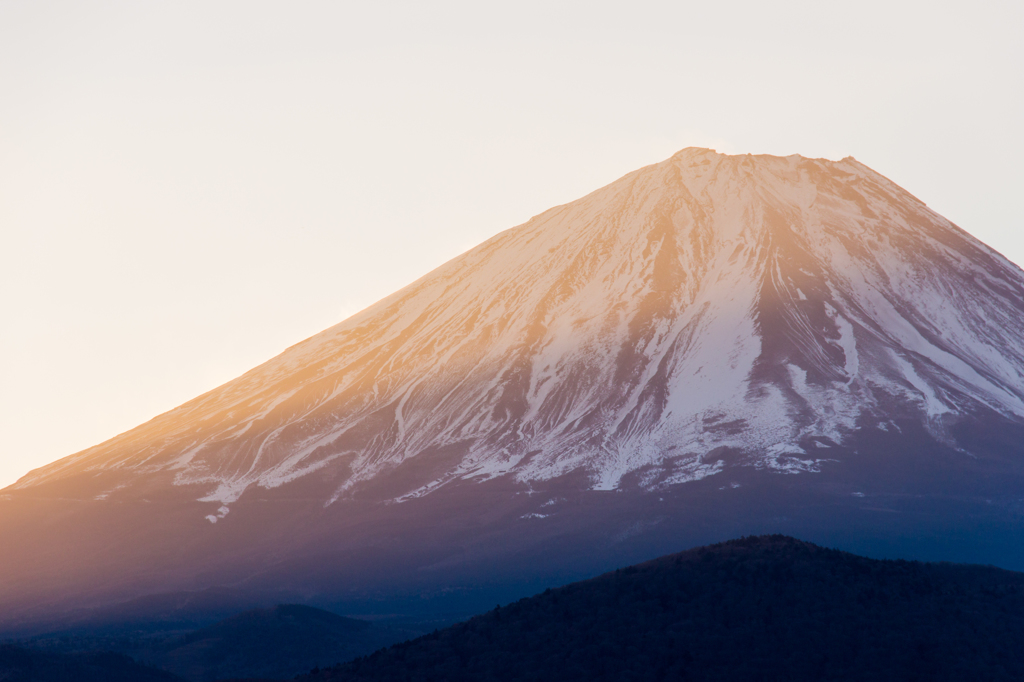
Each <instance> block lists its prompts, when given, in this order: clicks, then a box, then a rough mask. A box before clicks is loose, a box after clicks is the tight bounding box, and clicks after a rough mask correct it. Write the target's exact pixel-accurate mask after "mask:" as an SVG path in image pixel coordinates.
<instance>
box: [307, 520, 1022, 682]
mask: <svg viewBox="0 0 1024 682" xmlns="http://www.w3.org/2000/svg"><path fill="white" fill-rule="evenodd" d="M300 679H302V680H305V681H306V682H314V681H316V682H327V681H332V682H335V681H337V682H340V681H345V682H370V681H377V680H380V681H383V680H408V681H410V682H414V681H418V680H423V681H427V680H441V679H443V680H448V681H450V682H455V681H458V680H466V681H467V682H469V681H473V682H479V681H486V680H509V681H511V680H560V681H561V680H587V681H588V682H592V681H595V680H616V681H619V680H694V681H697V680H718V681H732V680H736V681H737V682H738V681H741V680H742V681H744V682H747V681H751V680H755V681H756V680H762V681H765V682H768V681H774V680H779V681H780V682H781V681H785V682H802V681H804V680H806V681H808V682H810V681H812V680H813V681H814V682H819V681H822V680H843V681H847V680H894V681H895V680H900V681H905V680H922V681H923V680H950V681H953V680H966V679H971V680H1007V681H1009V680H1019V679H1024V574H1019V573H1012V572H1009V571H1003V570H1000V569H995V568H990V567H982V566H963V565H952V564H924V563H918V562H906V561H878V560H871V559H865V558H862V557H858V556H855V555H852V554H847V553H844V552H839V551H836V550H828V549H823V548H821V547H817V546H815V545H812V544H808V543H805V542H800V541H797V540H793V539H791V538H787V537H783V536H768V537H757V538H745V539H743V540H735V541H731V542H727V543H724V544H721V545H715V546H711V547H705V548H700V549H696V550H691V551H688V552H684V553H682V554H676V555H672V556H667V557H663V558H661V559H657V560H655V561H651V562H648V563H645V564H641V565H638V566H633V567H630V568H626V569H622V570H617V571H615V572H614V573H609V574H606V575H603V576H600V577H598V578H595V579H592V580H588V581H585V582H580V583H574V584H572V585H568V586H566V587H563V588H559V589H554V590H547V591H545V592H544V593H543V594H540V595H537V596H535V597H531V598H529V599H523V600H520V601H518V602H516V603H514V604H510V605H508V606H506V607H501V608H497V609H495V610H493V611H491V612H489V613H487V614H485V615H482V616H478V617H476V618H473V619H471V620H470V621H468V622H466V623H461V624H459V625H456V626H453V627H451V628H448V629H446V630H443V631H440V632H436V633H434V634H431V635H427V636H425V637H421V638H420V639H417V640H414V641H412V642H406V643H403V644H398V645H396V646H393V647H391V648H390V649H388V650H386V651H383V652H378V653H376V654H374V655H372V656H369V657H367V658H362V659H358V660H356V661H353V662H351V663H348V664H345V665H342V666H338V667H335V668H332V669H329V670H320V671H315V672H314V673H311V674H309V675H306V676H304V677H302V678H300Z"/></svg>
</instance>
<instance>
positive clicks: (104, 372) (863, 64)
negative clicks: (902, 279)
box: [0, 0, 1024, 486]
mask: <svg viewBox="0 0 1024 682" xmlns="http://www.w3.org/2000/svg"><path fill="white" fill-rule="evenodd" d="M1022 6H1024V3H1013V2H1009V1H1005V0H1004V1H1001V2H993V3H984V2H980V3H979V2H975V3H965V2H957V3H943V2H893V1H891V0H890V1H887V2H858V3H826V2H820V1H818V2H789V3H785V2H781V3H780V2H774V3H766V2H738V3H737V2H734V3H729V2H709V1H704V2H700V3H686V2H636V1H634V2H628V3H626V2H622V3H602V2H594V1H593V0H591V1H588V2H561V3H560V2H553V1H552V0H546V1H545V2H524V1H523V0H518V1H517V2H506V3H481V2H465V3H460V2H408V3H402V2H374V3H369V2H365V3H353V2H341V1H336V2H297V1H292V2H274V3H271V2H258V1H254V0H245V1H238V2H216V1H215V0H203V1H202V2H184V1H182V0H175V1H174V2H88V1H84V0H74V1H72V2H45V1H42V0H30V1H25V2H19V1H14V0H5V1H3V2H0V237H2V239H0V303H2V310H0V426H2V431H3V436H2V441H0V442H2V443H3V445H2V446H0V448H2V449H0V486H2V485H6V484H8V483H11V482H13V481H14V480H15V479H16V478H18V477H19V476H21V475H22V474H24V473H25V472H27V471H28V470H29V469H31V468H34V467H37V466H39V465H41V464H44V463H46V462H49V461H52V460H54V459H57V458H59V457H62V456H64V455H67V454H71V453H72V452H75V451H77V450H80V449H83V448H85V447H88V446H90V445H94V444H96V443H98V442H100V441H103V440H105V439H107V438H109V437H111V436H114V435H115V434H117V433H119V432H122V431H125V430H127V429H129V428H131V427H132V426H135V425H137V424H138V423H140V422H143V421H145V420H147V419H149V418H151V417H153V416H155V415H157V414H158V413H160V412H163V411H165V410H167V409H170V408H173V407H175V406H176V405H178V404H180V403H182V402H184V401H186V400H188V399H190V398H192V397H194V396H196V395H198V394H200V393H202V392H204V391H207V390H209V389H211V388H213V387H215V386H217V385H219V384H221V383H223V382H224V381H227V380H229V379H231V378H233V377H235V376H237V375H238V374H241V373H242V372H244V371H245V370H247V369H249V368H251V367H253V366H255V365H257V364H259V363H260V362H262V361H264V360H267V359H269V358H270V357H272V356H273V355H276V354H277V353H279V352H280V351H281V350H283V349H284V348H285V347H286V346H288V345H291V344H292V343H295V342H297V341H300V340H302V339H303V338H305V337H307V336H310V335H312V334H314V333H315V332H317V331H320V330H321V329H323V328H326V327H328V326H330V325H332V324H334V323H336V322H339V321H341V320H342V319H343V318H345V317H346V316H348V315H350V314H351V313H353V312H355V311H357V310H359V309H361V308H363V307H365V306H367V305H369V304H371V303H373V302H374V301H376V300H377V299H379V298H381V297H383V296H384V295H386V294H388V293H390V292H391V291H393V290H395V289H397V288H399V287H401V286H403V285H405V284H407V283H409V282H411V281H412V280H414V279H416V278H417V277H419V276H420V275H422V274H424V273H426V272H428V271H429V270H431V269H433V268H434V267H436V266H437V265H440V264H441V263H442V262H444V261H445V260H447V259H449V258H452V257H453V256H455V255H457V254H459V253H460V252H462V251H464V250H466V249H467V248H468V247H470V246H472V245H474V244H476V243H478V242H480V241H482V240H484V239H486V238H487V237H489V236H491V235H493V234H494V233H496V232H498V231H500V230H502V229H505V228H507V227H511V226H513V225H516V224H519V223H522V222H524V221H525V220H527V219H528V218H530V217H531V216H533V215H535V214H537V213H540V212H541V211H543V210H545V209H547V208H549V207H550V206H552V205H555V204H560V203H565V202H567V201H571V200H573V199H575V198H577V197H579V196H581V195H583V194H586V193H587V192H589V191H591V190H593V189H596V188H597V187H599V186H601V185H604V184H607V183H608V182H610V181H612V180H614V179H616V178H617V177H619V176H621V175H624V174H625V173H627V172H629V171H631V170H633V169H635V168H638V167H640V166H643V165H646V164H649V163H654V162H657V161H660V160H662V159H664V158H666V157H668V156H670V155H672V154H673V153H674V152H676V151H677V150H679V149H681V148H683V147H688V146H706V147H712V148H715V149H717V150H718V151H721V152H726V153H747V152H751V153H771V154H783V155H785V154H791V153H800V154H803V155H805V156H823V157H828V158H833V159H838V158H841V157H844V156H848V155H852V156H855V157H856V158H857V159H858V160H860V161H862V162H864V163H866V164H867V165H869V166H871V167H872V168H874V169H875V170H877V171H879V172H880V173H882V174H884V175H886V176H888V177H890V178H891V179H893V180H894V181H895V182H897V183H899V184H900V185H902V186H903V187H905V188H907V189H908V190H909V191H911V192H912V193H913V194H915V195H916V196H918V197H919V198H920V199H922V200H924V201H925V202H926V203H928V204H929V205H930V206H931V207H933V208H934V209H935V210H937V211H939V212H940V213H942V214H943V215H945V216H946V217H947V218H949V219H951V220H952V221H954V222H955V223H957V224H958V225H960V226H961V227H963V228H964V229H966V230H967V231H969V232H971V233H973V234H974V235H976V236H978V237H979V238H981V239H982V240H984V241H986V242H988V243H989V244H991V245H992V246H994V247H996V248H997V249H999V250H1000V251H1002V252H1003V253H1004V254H1005V255H1007V256H1008V257H1009V258H1011V259H1012V260H1014V261H1015V262H1017V263H1024V234H1022V232H1021V228H1022V227H1024V201H1022V189H1021V188H1022V187H1024V163H1022V162H1021V160H1022V159H1024V132H1022V130H1021V128H1022V122H1024V40H1021V35H1022V33H1024V10H1022V9H1021V7H1022Z"/></svg>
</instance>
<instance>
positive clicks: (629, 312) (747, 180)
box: [14, 148, 1024, 522]
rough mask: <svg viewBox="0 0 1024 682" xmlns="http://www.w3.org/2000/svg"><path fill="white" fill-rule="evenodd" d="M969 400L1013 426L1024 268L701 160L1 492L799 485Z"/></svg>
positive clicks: (437, 276) (829, 173) (908, 209)
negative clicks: (388, 485) (724, 476)
mask: <svg viewBox="0 0 1024 682" xmlns="http://www.w3.org/2000/svg"><path fill="white" fill-rule="evenodd" d="M982 409H988V410H994V411H995V412H997V413H999V414H1001V415H1003V416H1004V417H1006V418H1008V419H1011V420H1022V419H1024V273H1022V272H1021V270H1020V269H1018V268H1017V267H1016V266H1014V265H1013V264H1011V263H1009V262H1008V261H1007V260H1006V259H1004V258H1003V257H1002V256H1000V255H999V254H997V253H996V252H994V251H993V250H991V249H989V248H988V247H986V246H985V245H984V244H982V243H980V242H978V241H977V240H976V239H974V238H972V237H971V236H970V235H968V234H966V233H964V232H963V231H961V230H960V229H958V228H957V227H956V226H954V225H952V224H951V223H949V222H948V221H947V220H945V219H944V218H942V217H941V216H939V215H937V214H936V213H934V212H933V211H931V210H930V209H928V208H927V207H926V206H925V205H924V204H923V203H921V202H920V201H918V200H917V199H915V198H914V197H912V196H910V195H909V194H908V193H907V192H905V191H904V190H902V189H901V188H899V187H898V186H896V185H895V184H893V183H892V182H890V181H889V180H887V179H886V178H884V177H883V176H881V175H879V174H878V173H875V172H874V171H872V170H871V169H869V168H867V167H866V166H864V165H862V164H860V163H858V162H857V161H855V160H853V159H852V158H847V159H844V160H842V161H838V162H833V161H827V160H822V159H806V158H803V157H800V156H795V155H794V156H790V157H785V158H780V157H771V156H750V155H746V156H725V155H721V154H717V153H715V152H713V151H710V150H705V149H694V148H690V149H685V150H683V151H681V152H679V153H678V154H676V155H675V156H673V157H672V158H670V159H668V160H666V161H664V162H662V163H659V164H655V165H652V166H648V167H646V168H642V169H640V170H638V171H635V172H633V173H630V174H629V175H626V176H625V177H623V178H621V179H620V180H618V181H616V182H614V183H612V184H610V185H608V186H606V187H604V188H602V189H600V190H597V191H596V192H594V193H592V194H590V195H588V196H586V197H584V198H582V199H580V200H578V201H575V202H572V203H570V204H566V205H564V206H558V207H555V208H552V209H550V210H548V211H546V212H544V213H542V214H541V215H539V216H537V217H535V218H533V219H532V220H530V221H529V222H527V223H526V224H524V225H521V226H519V227H516V228H513V229H510V230H507V231H505V232H502V233H501V234H499V235H497V236H495V237H493V238H492V239H490V240H488V241H487V242H485V243H483V244H481V245H480V246H478V247H476V248H475V249H473V250H471V251H469V252H467V253H466V254H464V255H462V256H459V257H458V258H456V259H454V260H452V261H450V262H449V263H447V264H445V265H444V266H442V267H440V268H438V269H437V270H435V271H433V272H431V273H430V274H428V275H427V276H425V277H423V278H422V279H420V280H418V281H417V282H415V283H413V284H411V285H410V286H408V287H406V288H405V289H402V290H401V291H398V292H397V293H395V294H393V295H391V296H390V297H388V298H386V299H384V300H382V301H380V302H378V303H377V304H375V305H373V306H371V307H369V308H367V309H366V310H364V311H362V312H360V313H358V314H357V315H355V316H353V317H351V318H349V319H348V320H345V321H344V322H342V323H341V324H339V325H337V326H335V327H332V328H330V329H328V330H326V331H324V332H322V333H320V334H318V335H316V336H314V337H312V338H310V339H307V340H306V341H303V342H302V343H299V344H297V345H295V346H293V347H292V348H289V349H288V350H287V351H285V352H284V353H282V354H281V355H280V356H278V357H276V358H274V359H273V360H271V361H269V362H267V363H265V364H264V365H262V366H260V367H257V368H256V369H253V370H252V371H250V372H248V373H246V374H245V375H243V376H241V377H239V378H238V379H236V380H234V381H232V382H229V383H228V384H225V385H224V386H222V387H220V388H218V389H216V390H214V391H211V392H209V393H207V394H205V395H203V396H200V397H199V398H196V399H195V400H193V401H191V402H189V403H186V404H185V405H182V406H181V407H179V408H177V409H175V410H172V411H170V412H168V413H166V414H164V415H161V416H159V417H157V418H156V419H154V420H152V421H150V422H148V423H146V424H143V425H141V426H139V427H138V428H136V429H134V430H132V431H130V432H128V433H125V434H122V435H121V436H118V437H117V438H114V439H112V440H110V441H108V442H106V443H103V444H101V445H98V446H96V447H94V448H91V449H89V450H86V451H83V452H81V453H78V454H76V455H73V456H71V457H68V458H66V459H63V460H60V461H58V462H56V463H54V464H52V465H50V466H47V467H44V468H42V469H39V470H37V471H34V472H32V473H31V474H29V475H28V476H26V477H25V478H23V479H22V480H21V481H19V482H18V483H17V484H16V485H15V486H14V488H15V489H26V488H31V487H33V486H38V485H40V484H43V483H46V482H52V481H55V480H59V479H61V478H66V477H69V476H73V475H78V474H82V473H90V475H93V476H94V477H97V478H98V480H100V481H101V482H103V483H102V484H103V485H105V486H106V489H105V491H104V492H102V493H100V496H101V497H102V495H105V494H108V492H109V490H113V489H115V488H122V487H127V488H129V489H130V488H131V487H132V486H133V485H137V484H138V481H139V480H143V479H146V478H147V477H159V476H169V475H173V481H174V482H175V483H176V484H179V485H185V484H200V485H202V486H205V487H204V488H203V489H204V490H205V493H204V496H203V497H202V499H203V500H204V501H208V502H213V503H215V504H217V505H219V506H218V507H217V509H218V511H217V512H216V513H213V514H211V515H210V516H209V517H208V518H209V519H210V520H211V521H212V522H216V521H217V519H218V518H221V517H223V516H224V515H225V514H227V513H228V511H229V510H230V507H231V505H232V503H233V502H235V501H236V500H237V499H238V498H239V497H240V496H241V495H242V494H243V493H244V492H246V491H247V490H248V491H250V492H258V491H260V490H265V489H271V488H275V487H278V486H281V485H282V484H284V483H286V482H289V481H292V480H295V479H298V478H301V477H305V476H310V475H317V476H321V477H325V478H329V480H332V481H335V482H336V483H335V485H334V486H333V490H334V492H333V494H332V495H330V496H328V497H327V498H325V499H324V503H325V504H330V503H331V502H333V501H336V500H337V499H339V498H343V497H345V496H351V495H356V494H359V491H360V490H362V489H364V488H365V486H367V485H368V484H369V483H370V482H372V481H379V480H381V479H382V478H388V477H391V478H393V479H394V480H395V481H398V482H399V488H400V490H399V492H397V493H396V494H394V495H393V499H397V500H404V499H409V498H412V497H418V496H423V495H427V494H430V493H431V492H432V491H435V490H437V489H438V488H440V487H442V486H444V485H445V484H447V483H450V482H452V481H455V480H459V479H469V480H484V479H489V478H494V477H499V476H511V477H514V478H515V479H516V480H518V481H520V482H524V483H529V482H535V481H543V480H550V479H553V478H556V477H559V476H564V475H568V474H573V473H579V472H584V473H585V474H586V477H587V479H586V480H588V481H589V485H590V486H591V487H592V488H595V489H613V488H615V487H617V486H618V485H619V484H620V482H621V481H622V480H623V477H624V476H625V475H627V474H634V475H636V476H639V478H640V481H641V484H642V485H643V486H644V487H646V488H648V489H659V488H664V487H666V486H671V485H675V484H679V483H685V482H687V481H693V480H696V479H701V478H704V477H708V476H713V475H715V474H716V473H718V472H720V471H722V470H723V469H724V468H725V467H726V466H727V462H736V463H738V464H739V465H742V466H750V467H755V468H759V469H763V470H765V471H767V472H779V473H801V472H811V473H813V472H816V471H819V470H821V468H822V467H823V466H827V464H828V462H829V461H830V460H831V459H832V458H834V457H835V454H834V453H835V452H836V448H837V447H838V446H840V445H842V444H843V443H844V442H845V441H847V440H848V439H849V437H850V435H851V434H852V433H853V432H854V431H855V430H857V429H863V428H878V429H882V430H885V429H889V428H895V426H894V425H893V424H892V423H891V420H892V419H893V418H894V416H896V415H901V416H907V415H910V416H913V417H914V418H916V419H919V420H920V421H921V422H922V423H924V424H925V425H926V427H927V429H928V430H929V432H931V433H932V434H933V435H934V436H935V437H936V438H939V439H940V440H943V441H945V442H948V443H951V444H954V445H955V442H954V438H953V436H952V435H951V434H952V432H951V426H952V425H953V424H955V423H956V421H957V420H958V419H962V418H964V417H965V416H967V415H970V414H972V413H973V412H975V411H977V410H982ZM730 453H731V454H730ZM736 453H739V454H738V455H736ZM737 457H738V459H737ZM107 489H109V490H107Z"/></svg>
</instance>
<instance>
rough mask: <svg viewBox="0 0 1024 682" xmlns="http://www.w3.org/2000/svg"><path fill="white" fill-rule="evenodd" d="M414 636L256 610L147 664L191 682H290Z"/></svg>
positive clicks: (281, 609)
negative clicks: (265, 681)
mask: <svg viewBox="0 0 1024 682" xmlns="http://www.w3.org/2000/svg"><path fill="white" fill-rule="evenodd" d="M411 634H412V633H408V632H405V631H402V630H395V629H390V628H385V627H379V626H375V625H373V624H371V623H369V622H367V621H363V620H357V619H354V618H344V617H342V616H338V615H336V614H333V613H330V612H328V611H323V610H321V609H316V608H313V607H310V606H300V605H296V604H288V605H280V606H275V607H273V608H269V609H256V610H252V611H246V612H244V613H240V614H238V615H236V616H232V617H231V618H228V619H226V620H223V621H221V622H219V623H216V624H214V625H211V626H209V627H205V628H202V629H200V630H196V631H195V632H191V633H189V634H187V635H183V636H181V637H177V638H174V639H171V640H168V641H166V642H164V643H163V644H162V645H161V646H159V647H158V648H157V649H156V650H155V651H153V652H152V653H151V654H149V655H147V656H145V660H147V661H148V662H152V663H154V664H157V665H159V667H161V668H163V669H165V670H170V671H173V672H174V673H176V674H178V675H181V676H182V677H184V678H186V679H188V680H194V681H195V682H206V681H210V680H219V679H225V678H246V677H249V678H269V679H287V678H290V677H293V676H295V675H296V674H298V673H300V672H304V671H307V670H309V669H310V668H312V667H314V666H318V665H319V666H322V665H333V664H335V663H338V662H341V661H346V660H350V659H352V658H354V657H356V656H360V655H365V654H369V653H371V652H373V651H376V650H377V649H380V648H382V647H385V646H387V645H389V644H393V643H395V642H397V641H401V640H403V639H407V638H408V637H410V636H411Z"/></svg>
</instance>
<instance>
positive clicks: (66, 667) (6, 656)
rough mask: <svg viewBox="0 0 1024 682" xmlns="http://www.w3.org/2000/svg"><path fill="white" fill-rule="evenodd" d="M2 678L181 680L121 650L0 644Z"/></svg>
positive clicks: (27, 681) (42, 681) (11, 681)
mask: <svg viewBox="0 0 1024 682" xmlns="http://www.w3.org/2000/svg"><path fill="white" fill-rule="evenodd" d="M0 680H2V681H3V682H183V681H182V679H181V678H180V677H176V676H175V675H172V674H170V673H166V672H162V671H160V670H155V669H153V668H149V667H147V666H144V665H140V664H138V663H136V662H135V661H133V660H132V659H130V658H128V657H127V656H123V655H121V654H114V653H90V654H60V653H53V652H43V651H34V650H31V649H24V648H21V647H17V646H13V645H10V644H3V645H0Z"/></svg>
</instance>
